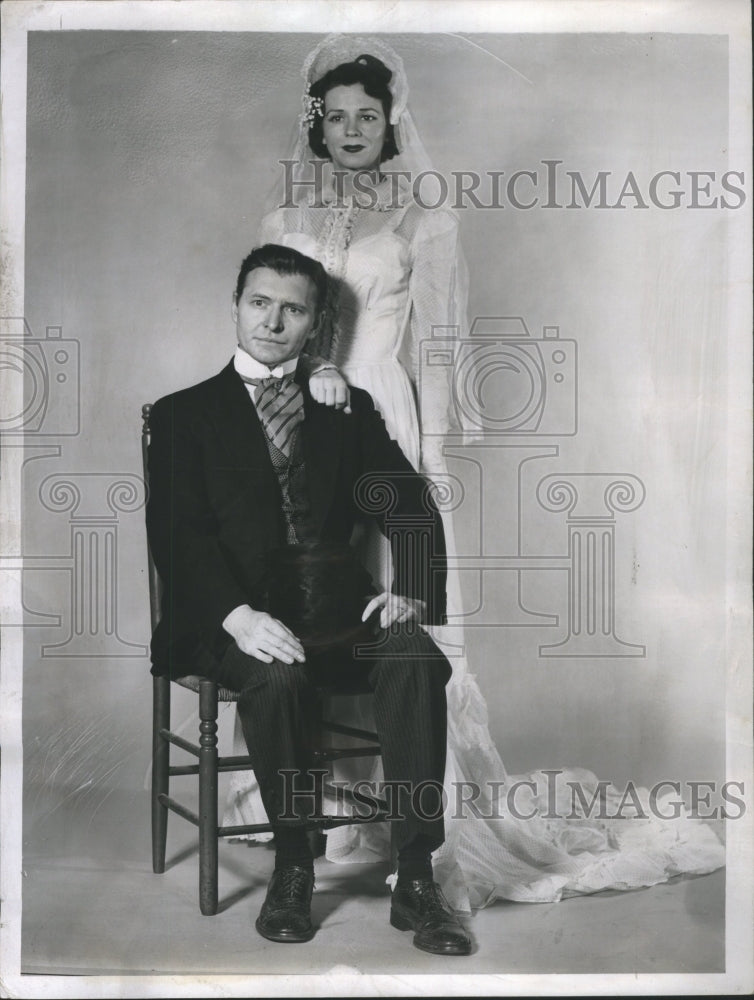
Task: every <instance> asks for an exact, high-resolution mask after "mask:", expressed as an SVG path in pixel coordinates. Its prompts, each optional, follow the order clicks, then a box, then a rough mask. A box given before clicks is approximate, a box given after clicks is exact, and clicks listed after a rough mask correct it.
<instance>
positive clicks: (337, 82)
mask: <svg viewBox="0 0 754 1000" xmlns="http://www.w3.org/2000/svg"><path fill="white" fill-rule="evenodd" d="M392 76H393V74H392V73H391V72H390V70H389V69H388V68H387V66H386V65H385V64H384V63H383V62H382V61H381V60H380V59H377V58H376V56H370V55H362V56H358V57H357V58H356V59H354V61H353V62H347V63H341V64H340V66H336V67H335V69H331V70H330V71H329V72H328V73H325V75H324V76H323V77H322V78H321V79H320V80H317V82H316V83H313V84H312V85H311V87H310V88H309V93H310V95H311V96H312V97H314V98H319V99H320V100H321V101H322V112H323V114H324V104H325V95H326V94H327V92H328V91H329V90H332V89H333V87H352V86H353V85H354V84H357V83H360V84H361V86H362V87H363V88H364V93H365V94H368V95H369V97H374V98H375V100H378V101H381V102H382V110H383V112H384V114H385V121H386V122H387V127H386V128H385V141H384V143H383V145H382V155H381V156H380V162H384V161H385V160H392V158H393V157H394V156H397V155H398V153H399V150H398V144H397V143H396V141H395V130H394V128H393V126H392V124H391V122H390V111H391V109H392V106H393V95H392V94H391V93H390V87H389V84H390V80H391V78H392ZM323 121H324V119H323V115H318V114H315V115H314V119H313V121H312V124H311V125H310V126H309V146H310V148H311V150H312V152H313V153H314V154H315V155H316V156H321V157H323V158H324V159H329V158H330V154H329V153H328V151H327V146H326V145H325V143H324V134H323V128H322V125H323Z"/></svg>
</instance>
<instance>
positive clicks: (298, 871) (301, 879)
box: [276, 867, 314, 903]
mask: <svg viewBox="0 0 754 1000" xmlns="http://www.w3.org/2000/svg"><path fill="white" fill-rule="evenodd" d="M310 880H311V885H312V887H314V876H313V875H312V874H311V872H309V871H308V870H307V869H306V868H298V867H295V868H282V869H279V870H278V885H277V887H276V888H277V890H278V893H279V894H280V896H284V897H285V898H286V900H288V901H289V902H291V903H297V902H300V901H301V900H302V899H305V898H306V895H307V891H308V887H309V882H310Z"/></svg>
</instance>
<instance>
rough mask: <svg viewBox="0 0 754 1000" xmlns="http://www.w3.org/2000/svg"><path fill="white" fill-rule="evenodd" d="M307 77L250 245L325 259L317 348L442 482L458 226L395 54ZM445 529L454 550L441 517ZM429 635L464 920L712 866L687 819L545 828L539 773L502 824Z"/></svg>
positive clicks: (457, 633) (360, 58)
mask: <svg viewBox="0 0 754 1000" xmlns="http://www.w3.org/2000/svg"><path fill="white" fill-rule="evenodd" d="M302 74H303V77H304V81H305V87H304V94H303V101H302V112H301V115H300V118H299V127H298V130H297V134H296V138H295V146H294V150H293V152H292V154H291V155H289V156H288V157H287V158H286V159H285V160H284V161H281V162H282V167H281V180H280V183H279V184H278V186H277V189H276V191H275V198H274V204H273V205H272V206H271V208H270V211H269V212H268V214H267V215H266V216H265V218H264V220H263V222H262V225H261V229H260V233H259V236H258V242H260V243H267V242H270V243H281V244H285V245H288V246H292V247H295V248H296V249H297V250H300V251H301V252H303V253H306V254H308V255H309V256H311V257H315V258H317V259H319V260H320V261H321V262H322V263H323V264H324V266H325V268H326V270H327V272H328V274H329V276H330V278H331V282H330V285H331V288H330V301H329V303H328V315H327V320H328V322H327V323H326V324H324V326H323V332H322V336H321V340H320V343H319V345H318V354H319V355H320V357H321V358H324V359H326V360H328V361H329V362H331V364H332V365H333V366H335V367H336V368H337V369H338V370H339V371H340V372H341V373H342V375H343V376H344V377H345V379H346V380H347V382H349V383H350V384H352V385H355V386H358V387H360V388H362V389H366V390H367V391H368V392H369V393H370V394H371V396H372V398H373V400H374V403H375V406H376V407H377V409H378V410H379V411H380V413H381V414H382V416H383V418H384V420H385V424H386V426H387V429H388V432H389V433H390V435H391V436H392V437H393V438H395V440H396V441H398V443H399V444H400V446H401V448H402V449H403V451H404V453H405V455H406V457H407V458H408V459H409V461H410V462H411V463H412V465H413V466H414V467H415V468H416V469H418V470H419V471H421V472H423V473H424V474H425V475H427V476H429V477H430V478H432V479H434V481H435V482H436V483H437V484H438V485H440V486H441V485H442V481H443V479H444V477H446V476H447V468H446V464H445V460H444V458H443V454H442V441H443V436H444V435H445V434H446V433H447V432H448V431H450V430H459V429H460V430H462V429H463V428H457V427H455V426H454V424H453V420H454V417H453V414H452V409H451V405H450V404H451V389H450V384H449V381H448V375H447V373H448V371H449V368H448V367H444V366H436V367H429V368H422V369H421V371H420V358H421V342H422V341H423V340H427V339H429V338H430V337H431V336H432V332H433V328H436V327H442V328H444V329H443V330H442V335H443V336H444V337H447V336H448V334H449V333H450V330H449V329H448V328H451V330H452V329H453V328H455V330H456V331H459V332H458V333H457V334H456V335H457V336H460V335H462V331H463V326H464V323H465V318H466V297H467V296H466V290H467V282H466V276H465V268H464V265H463V258H462V255H461V252H460V248H459V243H458V221H457V219H456V217H455V215H454V213H453V212H452V211H450V210H449V209H447V208H444V207H438V208H435V209H431V210H428V209H426V208H424V207H423V206H422V205H420V204H419V203H418V202H417V201H416V200H415V198H414V196H413V184H412V180H413V179H415V178H416V177H417V176H418V174H419V173H421V172H423V171H427V170H430V169H431V164H430V161H429V158H428V156H427V154H426V152H425V150H424V147H423V145H422V143H421V140H420V138H419V135H418V132H417V130H416V127H415V125H414V122H413V118H412V116H411V113H410V111H409V109H408V103H407V101H408V83H407V80H406V74H405V70H404V67H403V63H402V60H401V59H400V58H399V56H398V55H397V54H396V53H395V52H394V51H393V50H392V49H391V48H390V46H388V45H387V44H386V43H384V42H382V41H381V40H379V39H376V38H363V37H358V36H353V35H332V36H329V37H328V38H326V39H325V40H324V41H323V42H321V43H320V44H319V45H318V46H317V47H316V48H315V49H314V50H313V51H312V52H311V53H310V55H309V56H308V58H307V59H306V61H305V63H304V67H303V70H302ZM283 168H284V169H283ZM317 367H318V366H317ZM313 370H315V371H316V368H314V369H313ZM338 381H339V380H338V376H337V372H333V371H332V370H330V371H329V372H327V371H325V372H320V373H319V374H315V375H313V376H312V378H311V380H310V387H311V390H312V394H313V395H314V396H315V398H317V399H320V400H321V401H323V402H325V401H327V402H332V401H333V400H334V398H335V395H336V393H335V389H336V387H337V385H338ZM445 521H446V538H447V544H448V552H449V554H450V555H452V554H453V553H454V551H455V545H454V532H453V524H452V518H451V516H450V515H449V514H448V515H446V517H445ZM364 544H365V546H366V550H367V558H366V561H367V566H368V568H369V569H370V571H372V573H373V575H379V576H382V577H383V583H384V582H387V589H389V583H390V580H389V572H390V568H389V553H388V552H387V549H386V546H385V545H384V540H380V542H379V543H376V542H375V540H374V539H371V540H370V539H367V540H366V541H365V543H364ZM386 577H387V580H385V578H386ZM461 610H462V608H461V601H460V587H459V582H458V576H457V573H453V572H452V571H451V572H450V574H449V581H448V613H449V618H450V621H451V623H452V621H453V617H454V615H455V616H458V615H460V613H461ZM433 636H434V638H435V641H437V642H438V644H439V645H441V647H443V648H444V651H445V652H446V655H448V658H449V660H450V662H451V664H452V666H453V677H452V679H451V681H450V682H449V684H448V687H447V697H448V766H447V771H446V776H445V784H446V790H447V792H448V803H449V808H448V810H447V811H446V842H445V844H444V845H443V847H442V848H441V849H440V851H439V852H437V854H436V856H435V858H434V869H435V877H436V878H437V880H438V882H440V883H441V885H442V887H443V890H444V891H445V894H446V895H447V897H448V899H449V901H450V902H451V904H452V905H454V906H456V907H457V908H459V909H468V908H469V905H471V906H480V905H484V904H485V903H488V902H491V901H492V900H494V899H496V898H508V899H518V900H528V901H553V900H557V899H560V898H562V897H563V896H564V895H571V894H574V893H578V892H595V891H598V890H599V889H607V888H613V889H615V888H633V887H635V886H639V885H648V884H653V883H654V882H658V881H663V880H665V879H666V878H668V877H670V876H671V875H674V874H678V873H679V872H681V871H695V872H702V871H711V870H713V869H714V868H716V867H719V865H720V864H721V863H722V849H721V847H720V844H719V842H718V840H717V838H716V836H715V834H714V833H713V831H712V830H710V829H709V828H706V827H704V828H702V827H699V826H698V825H696V826H695V825H694V824H693V822H691V823H689V822H687V823H686V824H685V825H684V824H683V823H679V822H678V821H676V822H672V823H664V824H663V822H662V821H660V820H656V821H655V820H652V821H650V822H649V823H648V825H647V826H645V828H644V830H643V834H642V835H640V836H638V837H637V832H638V830H637V828H635V827H634V828H633V829H632V830H631V831H630V839H629V840H627V841H626V843H625V845H624V844H623V843H622V842H621V836H622V834H623V833H624V832H625V833H628V832H629V831H628V830H626V824H625V821H623V826H622V827H621V821H620V820H618V821H615V822H613V823H612V824H611V823H610V821H609V820H598V819H595V820H592V819H589V818H588V817H586V818H581V819H573V818H571V819H569V820H567V821H566V820H558V819H555V818H554V817H553V813H552V810H551V808H550V803H551V798H550V796H551V794H552V790H551V789H550V787H549V786H548V784H547V776H546V775H544V774H543V773H542V772H539V773H534V774H532V775H527V776H526V782H524V783H522V787H525V790H526V791H527V794H528V795H529V800H528V801H527V802H526V803H524V802H523V795H520V796H519V799H518V800H517V802H516V805H520V807H521V811H522V817H524V816H525V818H518V819H517V818H516V817H515V816H514V815H511V810H510V809H509V808H507V807H506V788H510V787H511V781H510V780H509V779H508V777H507V775H506V773H505V769H504V767H503V763H502V761H501V759H500V756H499V754H498V752H497V750H496V748H495V746H494V744H493V743H492V740H491V738H490V734H489V730H488V726H487V708H486V704H485V701H484V698H483V697H482V694H481V692H480V690H479V687H478V685H477V683H476V680H475V678H474V676H473V675H472V674H471V673H469V671H468V668H467V666H466V662H465V659H464V658H463V657H462V656H459V655H457V653H458V649H459V647H460V644H461V642H462V629H461V627H460V626H455V627H454V626H453V625H451V626H449V627H448V628H447V630H446V629H444V628H442V629H439V630H436V631H435V632H433ZM454 645H455V646H456V649H455V650H453V649H452V647H453V646H454ZM568 779H572V780H578V781H579V782H580V783H581V786H582V788H586V789H588V788H595V789H596V788H597V780H596V778H595V776H594V775H592V774H591V773H590V772H585V771H578V772H562V774H561V776H560V780H561V782H563V784H562V786H561V787H562V789H563V790H565V789H566V785H565V781H566V780H568ZM241 780H242V781H243V780H244V779H243V778H241ZM246 781H247V783H248V778H247V779H246ZM460 783H465V784H463V785H461V784H460ZM459 787H461V788H466V789H469V790H470V789H475V790H476V789H478V794H477V795H475V796H474V808H473V809H467V810H465V814H464V815H463V816H454V814H453V812H454V806H455V805H456V799H457V794H456V790H457V789H458V788H459ZM466 798H467V799H468V794H466ZM255 801H258V800H256V799H255V793H254V788H253V786H251V787H249V786H248V784H247V785H246V786H244V785H242V784H240V783H238V782H237V783H236V784H234V785H233V786H232V788H231V801H230V804H229V810H230V815H226V821H227V822H230V823H233V824H236V823H239V822H258V821H259V812H258V811H257V810H255ZM257 809H258V807H257ZM566 811H567V810H566ZM503 816H504V817H505V818H504V819H503V818H502V817H503ZM387 838H388V834H387V830H386V825H385V824H378V825H370V826H355V827H350V828H346V827H342V828H340V829H338V830H336V831H333V832H332V833H331V834H329V835H328V849H327V855H328V857H329V858H331V859H333V860H341V861H359V862H361V861H367V860H375V859H377V858H379V857H381V856H382V857H387V856H388V839H387Z"/></svg>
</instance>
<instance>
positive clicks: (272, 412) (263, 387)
mask: <svg viewBox="0 0 754 1000" xmlns="http://www.w3.org/2000/svg"><path fill="white" fill-rule="evenodd" d="M241 378H242V379H243V380H244V382H247V383H248V384H249V385H253V386H256V387H257V389H258V391H257V393H256V394H255V397H256V398H255V399H254V405H255V406H256V408H257V413H258V414H259V419H260V420H261V421H262V426H263V427H264V431H265V434H266V435H267V437H268V438H269V440H270V441H271V442H272V443H273V444H274V445H275V447H276V448H279V449H280V451H282V452H283V454H284V455H285V456H286V457H290V452H291V444H292V442H293V434H294V431H295V430H296V428H297V427H298V425H299V424H300V423H301V421H302V420H303V419H304V396H303V393H302V392H301V388H300V387H299V386H298V385H297V384H296V382H294V381H293V375H292V374H291V375H284V376H283V377H282V378H275V377H274V376H270V377H269V378H246V377H245V376H244V375H242V376H241Z"/></svg>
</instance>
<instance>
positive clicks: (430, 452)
mask: <svg viewBox="0 0 754 1000" xmlns="http://www.w3.org/2000/svg"><path fill="white" fill-rule="evenodd" d="M411 257H412V259H411V278H410V297H411V317H410V329H409V343H408V345H407V346H408V355H409V359H410V366H411V372H412V376H413V380H414V383H415V385H416V387H417V396H418V406H419V426H420V433H421V442H422V467H423V468H424V469H425V470H426V471H427V472H432V471H433V469H435V468H437V462H438V459H439V457H440V449H441V446H442V439H443V437H444V435H445V434H446V433H447V432H448V431H449V430H453V429H459V427H460V425H462V420H461V419H460V418H459V414H457V412H456V407H455V406H454V405H453V379H452V376H453V370H454V363H455V360H456V358H457V353H458V344H459V342H460V340H461V338H462V336H463V335H464V328H465V325H466V308H467V299H468V281H467V276H466V267H465V263H464V260H463V256H462V253H461V249H460V246H459V240H458V221H457V219H456V218H455V216H454V215H452V214H451V213H450V212H446V211H442V210H438V211H432V212H424V213H423V216H422V219H421V221H420V223H419V225H418V226H417V230H416V233H415V235H414V239H413V241H412V247H411ZM433 342H434V343H435V344H436V347H437V348H439V349H434V350H428V348H429V347H430V344H431V343H433ZM444 346H445V347H446V348H447V349H446V350H443V349H442V348H443V347H444ZM428 362H429V363H428ZM441 467H442V461H441V460H440V468H441Z"/></svg>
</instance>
